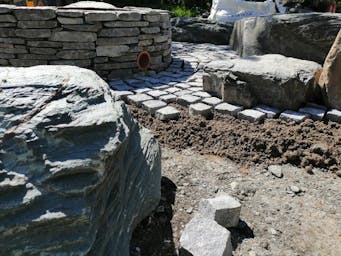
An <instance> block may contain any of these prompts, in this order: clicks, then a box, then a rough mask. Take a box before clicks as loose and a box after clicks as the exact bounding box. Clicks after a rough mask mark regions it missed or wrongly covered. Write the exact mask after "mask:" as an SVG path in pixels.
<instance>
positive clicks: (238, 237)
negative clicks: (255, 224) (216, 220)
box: [229, 220, 255, 250]
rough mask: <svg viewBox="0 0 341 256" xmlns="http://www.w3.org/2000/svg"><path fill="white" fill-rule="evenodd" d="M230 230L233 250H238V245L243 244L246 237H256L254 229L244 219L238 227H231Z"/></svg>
mask: <svg viewBox="0 0 341 256" xmlns="http://www.w3.org/2000/svg"><path fill="white" fill-rule="evenodd" d="M229 231H230V232H231V242H232V248H233V250H236V249H237V247H238V245H239V244H241V243H242V242H243V240H244V239H248V238H254V237H255V235H254V233H253V230H252V229H251V228H250V227H249V225H248V224H247V223H246V222H245V221H243V220H239V223H238V227H236V228H229Z"/></svg>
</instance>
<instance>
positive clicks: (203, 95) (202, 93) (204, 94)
mask: <svg viewBox="0 0 341 256" xmlns="http://www.w3.org/2000/svg"><path fill="white" fill-rule="evenodd" d="M192 95H193V96H198V97H200V98H210V97H212V95H211V94H209V93H207V92H202V91H199V92H194V93H192Z"/></svg>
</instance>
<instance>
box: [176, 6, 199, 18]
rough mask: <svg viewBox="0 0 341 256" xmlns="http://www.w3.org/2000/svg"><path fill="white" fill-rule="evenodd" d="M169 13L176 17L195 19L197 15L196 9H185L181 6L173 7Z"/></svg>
mask: <svg viewBox="0 0 341 256" xmlns="http://www.w3.org/2000/svg"><path fill="white" fill-rule="evenodd" d="M171 13H172V14H173V15H174V16H176V17H195V16H197V15H198V14H199V13H198V11H197V10H196V9H187V8H186V7H182V6H176V7H173V8H172V9H171Z"/></svg>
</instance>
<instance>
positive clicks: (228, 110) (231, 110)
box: [214, 102, 244, 116]
mask: <svg viewBox="0 0 341 256" xmlns="http://www.w3.org/2000/svg"><path fill="white" fill-rule="evenodd" d="M243 109H244V107H242V106H238V105H232V104H229V103H226V102H224V103H221V104H219V105H217V106H215V108H214V111H216V112H217V113H220V114H224V115H225V114H228V115H232V116H237V115H238V113H239V112H240V111H242V110H243Z"/></svg>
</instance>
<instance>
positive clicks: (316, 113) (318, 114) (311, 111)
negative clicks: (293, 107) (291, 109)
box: [298, 107, 326, 121]
mask: <svg viewBox="0 0 341 256" xmlns="http://www.w3.org/2000/svg"><path fill="white" fill-rule="evenodd" d="M298 111H299V112H301V113H304V114H308V115H309V116H310V117H311V119H313V120H314V121H321V120H322V119H323V118H324V116H325V114H326V111H325V110H323V109H321V108H313V107H304V108H300V109H299V110H298Z"/></svg>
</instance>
